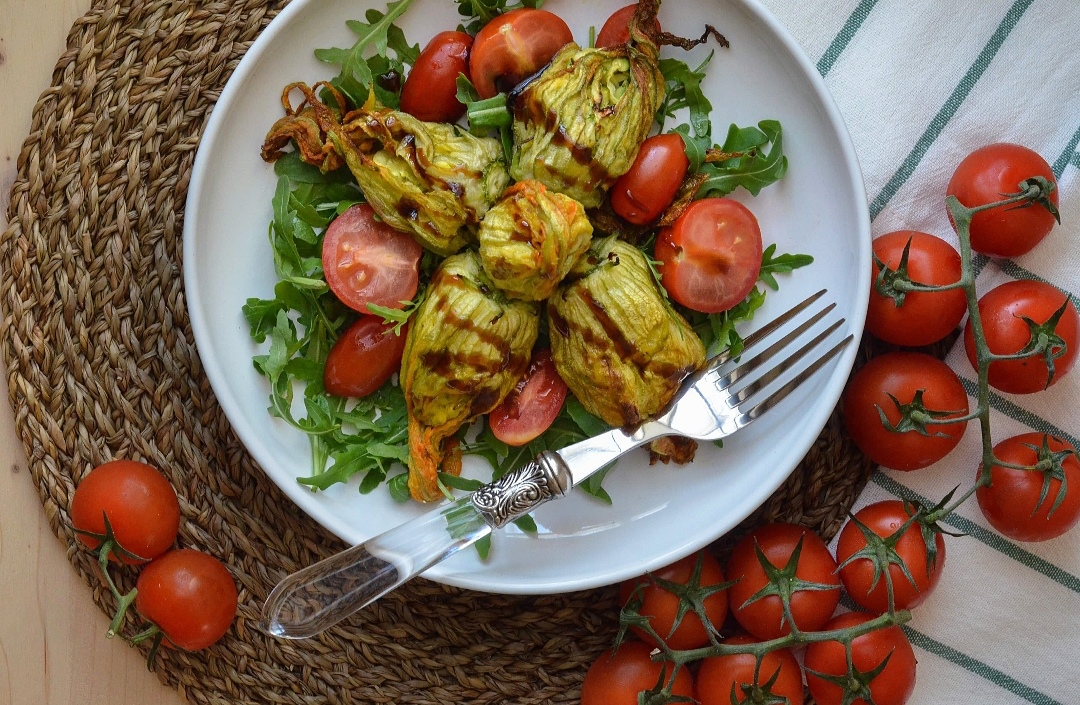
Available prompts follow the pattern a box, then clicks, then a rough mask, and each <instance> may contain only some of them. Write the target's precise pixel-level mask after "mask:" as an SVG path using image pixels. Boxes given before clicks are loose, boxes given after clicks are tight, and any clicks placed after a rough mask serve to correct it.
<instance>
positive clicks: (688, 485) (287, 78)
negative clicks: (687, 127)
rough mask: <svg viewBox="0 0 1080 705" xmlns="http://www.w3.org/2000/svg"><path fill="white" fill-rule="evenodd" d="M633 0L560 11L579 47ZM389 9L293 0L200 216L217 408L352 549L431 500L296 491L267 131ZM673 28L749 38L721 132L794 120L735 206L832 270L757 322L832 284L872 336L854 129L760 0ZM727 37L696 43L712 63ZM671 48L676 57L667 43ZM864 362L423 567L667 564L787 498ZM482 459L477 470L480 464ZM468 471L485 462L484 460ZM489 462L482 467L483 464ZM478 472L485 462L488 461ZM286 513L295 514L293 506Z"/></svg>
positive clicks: (613, 575) (723, 68)
mask: <svg viewBox="0 0 1080 705" xmlns="http://www.w3.org/2000/svg"><path fill="white" fill-rule="evenodd" d="M627 1H628V0H602V1H600V0H598V1H594V2H588V3H582V2H577V1H576V0H549V2H547V3H546V4H545V9H550V10H552V11H554V12H556V13H557V14H559V15H560V16H562V17H563V18H564V19H565V20H566V21H567V23H568V24H569V25H570V27H571V29H572V30H573V31H574V35H575V37H576V38H577V39H578V41H579V43H585V42H587V40H588V31H589V27H590V26H595V27H597V28H599V26H600V25H602V24H603V22H604V20H605V19H606V18H607V16H608V15H609V14H610V13H611V12H612V11H614V10H615V9H617V8H618V7H620V6H622V5H624V4H626V2H627ZM372 6H373V7H377V9H380V10H382V9H384V8H385V3H384V2H382V0H359V1H358V0H294V1H293V2H292V3H291V4H290V5H289V6H288V7H287V8H286V9H285V10H284V11H283V12H282V13H281V14H280V15H279V16H278V17H277V18H276V19H275V20H274V21H273V22H272V23H271V24H270V26H269V27H267V29H266V30H265V31H264V32H263V33H262V35H261V36H259V38H258V40H257V41H256V42H255V43H254V44H253V45H252V47H251V49H250V50H249V51H248V53H247V54H246V55H245V56H244V58H243V60H242V61H241V62H240V65H239V66H238V67H237V69H236V71H235V73H234V74H233V76H232V78H231V79H230V80H229V82H228V84H227V85H226V87H225V89H224V90H223V91H222V94H221V98H220V99H219V100H218V102H217V105H216V107H215V108H214V111H213V114H212V115H211V117H210V120H209V123H208V125H207V127H206V131H205V133H204V135H203V139H202V143H201V145H200V147H199V152H198V156H197V158H196V160H195V168H194V171H193V173H192V179H191V185H190V189H189V193H188V199H187V212H186V217H185V220H184V276H185V282H186V287H187V302H188V309H189V312H190V315H191V323H192V328H193V330H194V333H195V338H196V342H197V345H198V349H199V354H200V357H201V359H202V362H203V365H204V368H205V370H206V374H207V376H208V377H209V379H210V382H211V384H212V385H213V388H214V392H215V394H216V395H217V398H218V401H219V402H220V404H221V406H222V408H223V409H224V411H225V413H226V414H227V416H228V418H229V420H230V421H231V422H232V424H233V426H234V428H235V429H236V431H237V433H238V434H239V436H240V438H241V439H242V440H243V442H244V443H245V445H246V446H247V448H248V450H249V451H250V452H251V454H252V455H253V456H254V458H255V459H256V460H257V461H258V462H259V464H260V465H261V466H262V467H263V469H264V470H265V471H266V473H267V474H268V475H269V476H270V477H271V479H272V480H273V481H274V482H275V483H276V484H277V485H278V486H280V487H281V488H282V489H283V490H284V491H285V493H286V494H287V495H288V496H289V497H290V498H292V500H293V501H294V502H296V504H297V505H299V506H300V508H301V509H302V510H303V511H305V512H307V513H308V514H309V515H310V516H311V517H312V518H313V519H315V520H316V521H318V522H320V523H321V524H323V525H324V526H325V527H326V528H327V529H329V530H330V531H332V532H334V533H335V534H337V535H338V536H340V537H341V538H342V539H344V540H345V541H348V542H350V543H359V542H361V541H363V540H365V539H367V538H369V537H371V536H373V535H375V534H378V533H380V532H382V531H384V530H386V529H388V528H390V527H391V526H394V525H396V524H398V523H400V522H403V521H405V520H407V519H409V518H411V517H412V516H415V515H416V514H418V513H420V512H423V511H424V508H423V507H421V506H418V505H412V506H402V505H398V504H396V503H394V502H393V501H392V500H391V499H390V497H389V495H388V493H387V492H385V491H382V490H379V491H376V492H375V493H373V494H370V495H360V494H359V492H358V491H357V486H356V484H355V483H354V484H351V485H348V486H343V485H339V486H337V487H334V488H332V489H330V490H328V491H325V492H320V493H312V492H311V491H309V490H308V489H306V488H304V487H303V486H301V485H300V484H298V483H297V482H296V477H297V476H298V475H300V474H303V473H305V472H306V471H307V469H308V468H309V467H310V457H309V447H308V442H307V439H306V438H305V437H304V436H303V434H301V433H300V432H298V431H294V430H293V429H291V428H289V427H287V426H286V425H285V424H283V423H281V422H280V421H278V420H276V419H273V418H271V417H270V415H269V414H268V413H267V411H266V408H267V400H268V391H269V390H268V385H267V382H266V380H265V379H264V378H262V377H260V376H259V375H258V374H257V373H256V372H255V370H254V369H253V367H252V364H251V358H252V356H253V355H255V354H258V353H260V352H263V351H262V350H261V349H260V348H259V347H258V346H256V345H255V343H254V342H253V341H252V339H251V338H250V336H249V334H248V327H247V324H246V322H245V320H244V318H243V316H242V314H241V306H242V305H243V304H244V301H245V300H246V299H247V298H248V297H252V296H257V297H269V296H271V294H272V290H273V287H274V284H275V276H274V269H273V263H272V259H271V252H270V248H269V243H268V241H267V235H266V232H267V226H268V223H269V222H270V220H271V217H272V211H271V204H270V200H271V196H272V195H273V192H274V185H275V177H274V174H273V168H272V166H271V165H269V164H265V163H263V161H262V160H261V159H260V158H259V147H260V145H261V144H262V141H263V137H264V135H265V133H266V131H267V129H268V128H269V127H270V125H271V124H272V123H273V121H274V120H275V119H277V118H278V117H279V116H281V114H282V109H281V106H280V103H279V99H280V95H281V90H282V88H283V87H284V86H285V85H286V84H287V83H290V82H292V81H306V82H308V83H313V82H315V81H316V80H319V79H327V78H330V77H332V76H333V75H335V74H336V70H335V67H332V66H328V65H325V64H322V63H320V62H318V61H317V60H316V59H315V58H314V55H313V50H314V49H315V48H317V47H330V46H342V47H345V46H350V45H351V44H352V42H353V41H354V37H353V35H352V34H351V32H350V31H349V30H348V29H347V28H346V26H345V21H346V20H347V19H357V18H360V19H362V18H363V16H364V11H365V9H366V8H367V7H372ZM456 8H457V6H456V4H455V3H453V2H451V1H450V0H415V2H414V3H413V5H412V7H411V8H410V9H409V11H408V12H407V13H406V14H405V15H404V17H403V18H402V19H401V20H399V22H398V24H399V25H400V26H401V27H402V29H404V30H405V34H406V36H407V37H408V38H409V40H410V41H412V42H418V43H419V44H420V45H421V46H423V45H424V44H425V43H426V42H427V40H428V39H430V38H431V36H433V35H434V34H435V33H436V32H438V31H441V30H444V29H452V28H454V27H455V26H456V25H457V24H458V22H459V21H460V17H459V16H458V14H457V10H456ZM660 19H661V21H662V23H663V25H664V28H665V29H667V30H669V31H672V32H675V33H677V34H680V35H682V36H698V35H700V33H701V30H702V27H703V25H704V24H705V23H706V22H707V23H710V24H713V25H714V26H716V27H717V28H719V29H720V31H721V32H723V33H724V34H725V35H726V36H727V38H728V39H729V40H730V42H731V48H730V49H728V50H722V49H718V50H717V53H716V56H715V58H714V59H713V61H712V64H711V65H710V67H709V70H708V80H707V82H706V84H705V86H704V88H705V92H706V94H707V95H708V96H709V97H710V99H711V101H712V103H713V124H714V133H715V136H716V138H717V139H723V135H724V133H725V132H726V128H727V126H728V125H729V124H730V123H732V122H734V123H737V124H739V125H748V124H750V125H752V124H756V123H757V122H758V121H760V120H762V119H769V118H774V119H778V120H780V121H781V123H782V124H783V126H784V149H785V153H786V154H787V156H788V158H789V162H790V168H789V171H788V174H787V176H786V177H785V178H784V179H783V180H782V181H781V182H780V183H778V184H776V185H773V186H770V187H768V188H767V189H765V190H764V191H763V192H762V194H761V195H760V196H758V197H757V198H753V197H750V196H749V195H748V194H746V193H745V192H741V193H739V194H736V196H735V197H736V198H739V199H740V200H743V201H744V202H746V203H748V204H749V205H750V207H751V208H752V210H753V211H754V212H755V214H756V215H757V217H758V219H759V221H760V223H761V229H762V233H763V235H764V239H765V240H766V243H768V242H776V243H778V246H779V247H778V250H779V251H780V252H804V253H809V254H811V255H813V256H814V257H815V259H816V261H815V263H814V264H813V265H812V266H811V267H808V268H805V269H802V270H798V271H797V272H796V273H794V274H793V275H790V276H784V277H782V280H783V281H782V283H781V288H780V291H779V292H770V293H769V295H768V298H767V302H766V305H765V307H764V309H763V310H762V311H761V312H760V313H759V314H758V319H757V320H759V321H760V320H768V318H770V317H771V316H773V315H775V314H776V313H777V312H779V311H781V310H783V309H785V308H787V307H789V306H790V305H792V304H793V303H795V302H797V301H799V300H801V299H802V298H804V297H805V296H807V295H808V294H809V293H812V292H813V291H816V290H817V289H819V288H820V287H822V286H827V287H828V288H829V290H830V296H831V298H833V299H834V300H835V301H836V302H837V304H838V306H839V308H840V310H841V311H842V313H843V314H844V315H845V316H846V317H847V319H848V324H847V327H848V330H849V331H850V332H851V333H853V334H854V335H855V337H856V338H858V336H859V335H860V333H861V331H862V324H863V318H864V315H865V309H866V300H867V293H868V290H869V272H870V267H869V265H868V262H869V261H870V254H869V253H870V225H869V219H868V215H867V207H866V198H865V194H864V191H863V185H862V179H861V176H860V173H859V168H858V164H857V161H856V158H855V154H854V152H853V148H852V145H851V142H850V140H849V138H848V135H847V132H846V130H845V128H844V126H843V124H842V121H841V118H840V116H839V114H838V112H837V110H836V108H835V106H834V104H833V102H832V100H831V98H830V96H829V95H828V93H827V90H826V88H825V87H824V84H823V82H822V80H821V78H820V77H819V75H818V73H817V71H816V70H815V69H814V66H813V65H812V64H811V63H810V62H809V61H808V60H807V58H806V57H805V56H804V55H803V54H802V52H801V50H800V49H799V47H798V46H797V45H796V44H795V42H794V40H793V39H792V38H791V36H790V35H789V34H788V33H787V31H786V30H785V29H784V28H783V27H781V26H780V25H779V24H778V23H777V21H776V20H775V18H773V17H772V16H771V15H770V14H769V13H768V12H767V11H766V10H764V9H763V8H762V7H761V6H760V5H758V4H757V2H755V1H754V0H679V2H669V3H665V5H664V6H663V7H662V8H661V11H660ZM712 48H715V46H714V45H713V44H712V43H711V42H710V48H708V49H704V48H698V49H696V50H695V51H694V52H693V53H692V54H691V55H690V56H689V57H687V59H686V60H687V62H688V63H689V64H690V65H691V66H695V65H696V62H697V61H700V60H701V58H702V57H704V56H705V54H706V52H707V51H710V50H711V49H712ZM665 51H671V50H665ZM854 354H855V346H854V345H850V346H848V348H847V349H846V351H845V352H844V354H843V355H842V356H841V357H840V358H838V360H837V361H835V362H834V363H832V364H831V365H830V366H829V367H828V368H826V370H824V371H823V372H821V373H819V374H818V375H817V376H816V377H815V378H814V379H812V380H811V382H809V383H807V384H805V385H804V386H803V387H802V388H801V389H799V390H798V392H797V393H795V394H793V395H792V396H791V397H789V398H788V399H787V400H785V402H784V403H782V404H781V405H780V406H778V407H777V408H776V409H774V410H773V411H771V412H770V413H769V414H767V415H765V416H764V417H762V418H761V419H760V420H759V421H757V422H756V423H755V424H753V425H752V426H750V427H749V428H747V429H746V430H744V431H742V432H740V433H738V434H737V435H735V436H734V437H732V438H731V439H729V440H728V441H727V442H726V444H725V447H724V448H723V449H718V448H715V447H714V446H712V445H711V444H704V445H703V446H702V447H701V449H700V451H699V453H698V457H697V460H696V461H695V462H694V463H693V464H691V465H688V466H684V467H671V466H657V467H649V466H648V465H647V463H646V459H647V458H646V455H645V453H644V452H643V451H642V452H638V453H636V454H634V455H632V456H628V457H627V458H624V459H623V460H622V461H621V462H620V464H619V467H618V468H617V470H616V471H614V472H612V473H611V474H609V475H608V477H607V480H606V481H605V487H606V489H607V490H608V492H609V493H610V494H611V497H612V499H613V500H614V504H613V505H612V506H608V505H605V504H603V503H600V502H598V501H596V500H594V499H592V498H590V497H587V496H585V495H584V494H578V493H574V495H572V496H570V497H568V498H566V499H563V500H560V501H558V502H554V503H551V504H548V505H546V506H544V507H542V508H541V509H540V510H539V511H537V512H536V514H535V518H536V521H537V524H538V525H539V527H540V533H539V536H528V535H525V534H523V533H522V532H520V531H519V530H517V529H516V528H515V527H513V526H511V527H510V528H509V529H508V530H506V531H504V532H503V533H502V534H500V535H497V536H496V537H495V539H494V544H493V547H492V551H491V556H490V558H489V559H488V560H487V561H486V562H482V561H480V560H479V558H478V557H477V556H476V554H475V552H473V551H471V550H470V551H464V552H462V553H459V554H458V555H456V556H454V557H452V558H451V559H449V560H447V561H446V562H444V563H443V564H441V565H438V566H435V567H434V568H432V569H431V570H429V571H428V572H427V573H426V574H425V576H426V577H429V578H431V579H434V580H438V581H440V582H444V583H447V584H451V585H456V586H460V587H466V588H472V589H478V590H486V591H492V592H502V593H551V592H561V591H569V590H578V589H587V588H592V587H596V586H599V585H604V584H608V583H612V582H615V581H618V580H622V579H624V578H628V577H632V576H634V575H638V574H640V573H642V572H643V571H646V570H652V569H655V568H659V567H661V566H663V565H665V564H667V563H669V562H671V561H673V560H676V559H678V558H680V557H682V556H684V555H686V554H688V553H690V552H691V551H693V550H696V549H698V548H700V547H702V546H704V545H706V544H708V543H709V542H711V541H712V540H714V539H715V538H717V537H718V536H720V535H722V534H723V533H725V532H726V531H728V530H729V529H731V528H732V527H733V526H735V525H736V524H737V523H738V522H739V521H741V520H742V519H743V518H745V517H746V516H747V515H748V514H749V513H750V512H752V511H753V510H754V509H755V508H757V507H758V506H759V505H760V504H761V503H762V502H764V501H765V499H767V498H768V497H769V495H770V494H771V493H772V492H773V490H774V489H775V488H776V487H777V486H779V485H780V484H781V483H782V482H783V480H784V479H785V478H786V477H787V476H788V474H789V473H790V472H791V470H792V469H793V468H794V467H795V465H796V464H797V463H798V462H799V460H800V459H801V458H802V457H803V456H804V455H805V453H806V452H807V450H808V449H809V447H810V445H811V443H813V441H814V439H815V438H816V437H817V435H818V432H819V431H820V429H821V428H822V427H823V426H824V424H825V422H826V420H827V418H828V416H829V413H830V411H831V410H832V408H833V406H834V405H835V403H836V401H837V399H838V398H839V395H840V393H841V391H842V389H843V384H844V381H845V379H846V376H847V373H848V371H849V370H850V368H851V364H852V361H853V358H854ZM471 460H474V461H475V459H471ZM466 461H467V469H466V472H469V471H470V467H469V466H468V462H469V461H470V459H468V458H467V459H466ZM476 462H482V461H476ZM471 470H472V471H473V472H475V471H477V470H478V468H477V467H472V468H471ZM282 511H288V508H286V507H282Z"/></svg>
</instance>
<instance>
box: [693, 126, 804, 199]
mask: <svg viewBox="0 0 1080 705" xmlns="http://www.w3.org/2000/svg"><path fill="white" fill-rule="evenodd" d="M770 143H771V145H772V146H771V147H770V148H769V149H768V150H766V147H767V146H768V145H769V144H770ZM720 152H721V153H722V156H726V155H734V156H730V157H729V158H727V159H722V160H721V161H718V162H715V163H710V162H708V161H706V163H705V164H704V165H702V167H701V169H699V173H701V174H704V175H705V177H706V178H705V180H704V182H703V183H702V184H701V186H700V188H699V189H698V192H697V194H696V197H697V198H704V197H706V196H725V195H727V194H729V193H731V192H732V191H734V190H735V189H736V188H737V187H739V186H742V187H743V188H745V189H746V190H747V191H749V192H750V193H751V194H753V195H755V196H756V195H758V194H759V193H760V192H761V189H763V188H764V187H766V186H768V185H769V184H772V183H774V182H776V181H778V180H779V179H780V178H782V177H783V176H784V174H785V173H786V172H787V166H788V162H787V157H785V156H784V145H783V129H782V128H781V127H780V123H779V122H777V121H776V120H762V121H761V122H759V123H758V124H757V127H738V126H736V125H732V126H731V127H730V128H729V129H728V134H727V138H726V139H725V140H724V144H723V145H721V146H720ZM706 160H708V156H707V157H706Z"/></svg>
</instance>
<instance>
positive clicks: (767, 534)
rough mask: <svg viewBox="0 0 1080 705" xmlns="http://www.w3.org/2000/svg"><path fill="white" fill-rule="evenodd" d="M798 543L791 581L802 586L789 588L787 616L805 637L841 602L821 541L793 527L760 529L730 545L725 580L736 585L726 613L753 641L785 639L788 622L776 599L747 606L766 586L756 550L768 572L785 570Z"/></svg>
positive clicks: (830, 560) (833, 564)
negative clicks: (765, 563) (767, 564)
mask: <svg viewBox="0 0 1080 705" xmlns="http://www.w3.org/2000/svg"><path fill="white" fill-rule="evenodd" d="M800 542H802V548H801V551H800V553H799V562H798V563H797V564H796V565H795V574H794V579H795V580H797V581H804V582H803V583H802V585H800V584H799V583H794V585H795V590H794V592H793V593H792V595H791V616H792V620H793V621H794V622H795V625H796V626H797V627H798V628H799V629H800V630H801V631H804V632H812V631H816V630H818V629H820V628H821V626H822V625H823V624H825V622H828V621H829V618H830V617H832V614H833V611H834V610H836V605H837V603H839V602H840V579H839V578H838V577H836V572H835V571H836V561H834V560H833V557H832V554H831V553H829V547H828V546H826V545H825V542H824V541H822V540H821V537H820V536H818V535H817V534H815V533H814V532H813V531H811V530H810V529H807V528H806V527H803V526H796V525H795V524H783V523H776V524H765V525H763V526H760V527H758V528H757V529H755V530H754V531H752V532H751V533H749V534H747V535H746V536H745V537H743V538H742V539H741V540H740V541H739V542H738V543H737V544H736V545H735V548H734V549H733V550H732V552H731V557H730V558H729V559H728V564H727V576H728V579H729V580H735V581H737V582H736V583H735V584H734V585H732V586H731V587H730V588H728V599H729V600H730V601H731V613H732V615H733V616H734V617H735V619H736V620H737V621H738V622H739V624H741V625H742V627H743V629H745V630H746V631H748V632H750V633H751V634H753V635H754V636H755V637H757V638H758V639H762V640H766V639H776V638H778V637H781V636H784V635H786V634H790V633H791V621H789V620H788V619H787V616H786V615H785V614H784V607H783V602H782V601H781V600H780V596H779V595H775V594H773V595H766V596H765V597H762V598H761V599H758V600H755V601H753V602H750V603H749V604H747V602H749V601H750V600H751V599H752V598H753V597H754V596H755V595H757V593H758V592H759V591H760V590H761V589H762V588H764V587H765V586H766V585H768V583H769V577H768V575H766V573H765V569H764V568H763V567H762V565H761V562H760V561H759V560H758V556H757V550H755V547H756V548H757V549H760V550H761V553H762V554H763V555H764V556H765V559H766V560H767V561H768V562H769V563H770V564H772V565H773V567H775V568H777V569H784V568H785V567H786V566H787V565H788V563H790V562H791V556H792V555H793V554H794V553H795V548H796V547H797V546H798V545H799V543H800ZM811 583H812V584H813V585H810V584H811Z"/></svg>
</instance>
